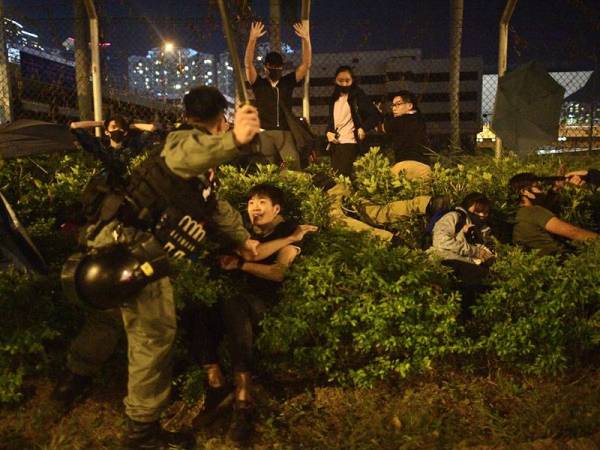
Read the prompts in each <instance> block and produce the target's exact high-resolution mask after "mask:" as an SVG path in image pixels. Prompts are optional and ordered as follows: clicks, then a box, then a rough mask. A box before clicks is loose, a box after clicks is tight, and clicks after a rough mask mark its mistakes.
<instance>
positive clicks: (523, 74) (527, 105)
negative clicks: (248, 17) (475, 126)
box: [491, 61, 565, 153]
mask: <svg viewBox="0 0 600 450" xmlns="http://www.w3.org/2000/svg"><path fill="white" fill-rule="evenodd" d="M564 93H565V89H564V88H563V87H562V86H561V85H560V84H558V83H557V82H556V81H554V79H553V78H552V77H551V76H550V75H549V74H548V72H547V71H546V69H544V67H542V65H541V64H539V63H537V62H535V61H533V62H530V63H527V64H524V65H522V66H520V67H518V68H517V69H515V70H513V71H512V72H509V73H507V74H506V75H504V76H503V77H501V78H500V79H499V80H498V90H497V92H496V105H495V108H494V118H493V120H492V126H491V128H492V129H493V130H494V132H495V133H496V134H497V135H498V136H500V138H502V140H503V141H504V144H505V145H506V146H507V147H509V148H511V149H512V150H515V151H517V152H519V153H529V152H531V151H533V150H535V149H537V148H538V147H540V146H541V145H544V144H547V143H550V142H554V141H556V139H557V137H558V124H559V120H560V112H561V106H562V104H563V96H564Z"/></svg>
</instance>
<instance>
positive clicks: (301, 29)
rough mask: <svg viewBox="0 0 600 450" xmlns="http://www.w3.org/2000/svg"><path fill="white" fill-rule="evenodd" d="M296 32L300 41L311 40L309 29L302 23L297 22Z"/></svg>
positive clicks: (295, 25)
mask: <svg viewBox="0 0 600 450" xmlns="http://www.w3.org/2000/svg"><path fill="white" fill-rule="evenodd" d="M294 31H295V32H296V35H297V36H298V37H299V38H300V39H305V40H307V41H308V40H310V33H309V32H308V27H307V26H305V25H304V24H303V23H302V22H297V23H295V24H294Z"/></svg>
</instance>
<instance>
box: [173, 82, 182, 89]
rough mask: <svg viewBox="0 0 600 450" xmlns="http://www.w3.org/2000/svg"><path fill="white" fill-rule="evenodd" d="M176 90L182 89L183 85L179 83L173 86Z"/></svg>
mask: <svg viewBox="0 0 600 450" xmlns="http://www.w3.org/2000/svg"><path fill="white" fill-rule="evenodd" d="M173 87H174V88H175V89H181V85H180V84H179V83H178V84H176V85H175V86H173Z"/></svg>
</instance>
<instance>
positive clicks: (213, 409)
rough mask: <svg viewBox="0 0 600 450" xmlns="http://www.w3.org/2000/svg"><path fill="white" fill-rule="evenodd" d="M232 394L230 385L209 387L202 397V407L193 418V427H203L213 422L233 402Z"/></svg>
mask: <svg viewBox="0 0 600 450" xmlns="http://www.w3.org/2000/svg"><path fill="white" fill-rule="evenodd" d="M233 400H234V394H233V389H232V388H231V386H227V385H225V386H221V387H218V388H211V387H209V388H208V389H207V390H206V396H205V397H204V408H203V409H202V411H201V412H200V414H198V416H197V417H196V418H195V419H194V423H193V426H194V427H198V426H199V427H203V426H207V425H210V424H211V423H213V422H214V421H215V420H216V419H217V418H218V417H219V416H220V415H221V414H222V413H223V412H224V411H225V410H226V409H227V408H231V405H232V404H233Z"/></svg>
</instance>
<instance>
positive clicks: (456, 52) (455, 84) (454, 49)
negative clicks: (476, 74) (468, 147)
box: [449, 0, 464, 151]
mask: <svg viewBox="0 0 600 450" xmlns="http://www.w3.org/2000/svg"><path fill="white" fill-rule="evenodd" d="M450 1H451V3H450V4H451V9H452V21H451V23H450V86H449V88H450V122H451V126H452V132H451V135H450V148H451V150H453V151H455V150H459V149H460V98H459V94H460V48H461V44H462V28H463V10H464V0H450Z"/></svg>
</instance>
